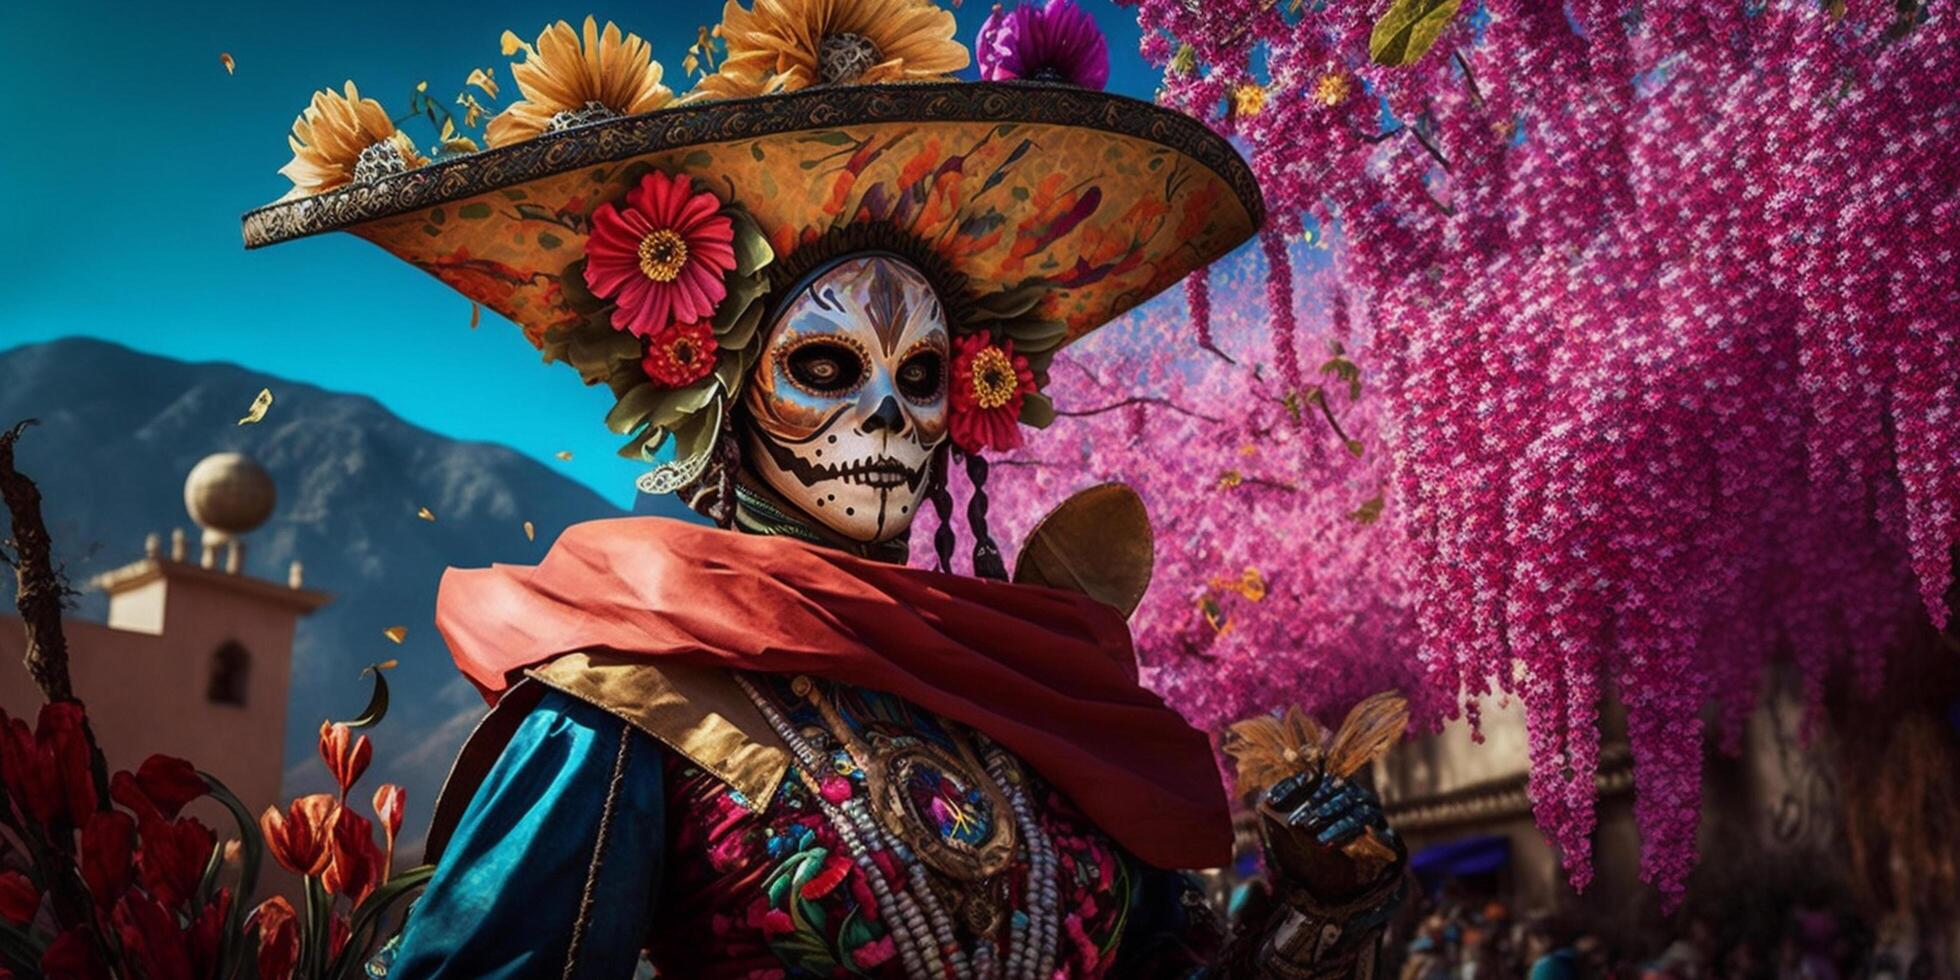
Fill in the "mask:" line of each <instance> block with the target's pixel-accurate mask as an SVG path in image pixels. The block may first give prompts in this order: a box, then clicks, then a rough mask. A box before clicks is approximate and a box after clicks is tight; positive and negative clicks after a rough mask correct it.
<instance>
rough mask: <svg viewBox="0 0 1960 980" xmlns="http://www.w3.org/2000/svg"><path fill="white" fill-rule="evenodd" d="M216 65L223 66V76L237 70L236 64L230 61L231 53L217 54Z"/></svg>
mask: <svg viewBox="0 0 1960 980" xmlns="http://www.w3.org/2000/svg"><path fill="white" fill-rule="evenodd" d="M218 64H221V65H223V66H225V74H227V75H230V74H232V73H234V72H236V71H237V70H238V63H237V62H235V61H233V60H231V52H229V51H220V52H218Z"/></svg>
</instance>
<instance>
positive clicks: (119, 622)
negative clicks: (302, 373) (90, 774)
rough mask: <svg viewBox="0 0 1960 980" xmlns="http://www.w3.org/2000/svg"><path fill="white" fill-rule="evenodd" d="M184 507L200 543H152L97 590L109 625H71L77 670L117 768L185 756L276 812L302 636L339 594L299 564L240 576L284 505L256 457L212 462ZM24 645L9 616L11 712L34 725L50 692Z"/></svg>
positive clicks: (189, 488) (99, 581)
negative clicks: (309, 577) (311, 585)
mask: <svg viewBox="0 0 1960 980" xmlns="http://www.w3.org/2000/svg"><path fill="white" fill-rule="evenodd" d="M184 498H185V507H186V509H187V510H188V511H189V513H190V516H191V518H192V519H193V520H194V521H196V522H197V524H198V526H199V528H200V529H201V531H202V534H201V539H200V540H199V541H197V542H196V543H195V544H193V543H192V542H191V541H189V540H187V536H186V535H185V534H184V533H183V532H182V531H175V532H172V533H171V535H170V537H169V539H168V543H167V544H166V542H165V540H164V538H163V537H162V536H161V535H157V534H152V535H150V537H149V540H148V541H147V542H146V543H145V547H144V554H143V557H141V558H139V559H137V560H136V561H133V562H130V563H129V564H127V565H124V566H122V567H120V568H117V569H115V570H113V571H110V572H108V573H106V574H103V575H101V576H98V577H97V578H96V579H95V580H94V581H93V582H91V583H90V585H91V586H92V587H94V588H99V589H101V590H102V591H103V592H105V593H107V594H108V597H109V615H108V621H107V622H106V623H96V622H89V621H85V620H78V619H69V620H67V621H66V622H65V623H64V627H65V631H66V634H67V638H68V646H69V672H70V675H71V677H72V679H73V682H74V688H75V694H76V696H77V697H79V698H80V699H81V700H82V702H83V703H84V704H86V705H87V706H88V714H89V719H90V722H91V724H92V726H93V728H94V730H95V734H96V738H97V741H98V742H100V744H101V746H102V750H103V753H104V754H105V755H106V756H107V758H108V763H109V768H110V770H111V771H115V770H118V769H134V768H135V767H136V766H137V765H138V764H140V763H141V762H142V761H143V759H144V758H145V757H147V756H149V755H150V754H151V753H158V752H161V753H164V754H166V755H174V756H179V757H182V758H185V759H189V760H190V761H192V762H193V763H195V764H196V765H197V766H198V767H199V768H201V769H203V770H205V771H207V772H210V773H211V774H213V775H215V776H217V777H218V778H219V779H220V780H222V781H224V783H225V784H226V785H227V786H229V787H230V788H231V790H232V791H233V792H234V793H235V794H237V796H238V798H239V799H240V800H242V801H243V802H244V803H245V805H246V806H247V807H248V808H250V810H251V811H252V812H254V813H256V812H259V811H260V810H263V809H264V808H265V807H267V806H270V805H272V804H274V803H276V802H278V797H279V781H280V776H281V774H282V772H283V769H284V764H283V757H284V749H285V744H284V743H285V731H286V727H285V726H286V702H287V691H288V687H289V685H290V681H291V676H292V654H293V634H294V631H295V629H296V627H297V626H298V624H299V619H300V617H302V616H305V615H307V614H308V613H311V612H312V611H313V610H315V609H318V608H319V607H320V606H322V605H324V604H325V603H326V602H327V601H328V597H327V596H326V595H325V594H324V593H321V592H316V591H313V590H310V589H307V588H305V587H304V584H303V582H302V580H301V571H300V568H299V566H298V563H294V565H293V567H292V568H291V570H290V572H289V575H288V579H287V581H285V582H273V581H267V580H265V579H259V578H254V577H252V576H249V575H246V574H244V573H243V571H242V567H243V557H244V547H245V540H244V536H245V535H246V534H247V533H248V532H250V531H251V530H252V529H254V528H256V527H257V526H258V525H259V524H261V523H263V522H264V520H265V519H266V517H267V516H269V515H270V514H271V512H272V508H273V504H274V500H275V495H274V492H273V486H272V481H271V478H270V477H268V476H267V475H266V473H265V471H264V470H263V469H261V468H259V466H258V465H257V464H255V463H253V462H252V461H251V460H250V459H248V458H246V457H244V456H242V455H239V454H237V453H220V454H218V455H216V456H211V457H208V458H206V459H205V460H204V461H203V462H200V463H199V464H198V465H197V466H196V467H195V468H194V469H193V470H192V471H191V474H190V476H189V478H188V479H187V480H186V481H185V486H184ZM24 643H25V639H24V636H23V633H22V629H21V623H20V619H19V617H17V616H13V615H0V707H4V708H5V709H6V710H7V712H8V713H9V714H11V715H13V716H14V717H17V718H24V719H27V721H28V723H29V724H30V725H31V724H32V723H33V719H34V717H35V716H36V714H37V713H38V712H39V711H40V705H41V694H40V692H39V691H38V690H36V689H35V688H34V685H33V683H32V681H31V680H30V679H29V677H28V674H27V671H26V670H25V669H24V668H23V667H21V666H20V664H21V659H22V655H23V652H24V651H23V645H24Z"/></svg>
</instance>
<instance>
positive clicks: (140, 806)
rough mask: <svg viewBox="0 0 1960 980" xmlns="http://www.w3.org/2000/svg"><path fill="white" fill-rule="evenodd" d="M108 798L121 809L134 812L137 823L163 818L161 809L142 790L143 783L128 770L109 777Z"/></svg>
mask: <svg viewBox="0 0 1960 980" xmlns="http://www.w3.org/2000/svg"><path fill="white" fill-rule="evenodd" d="M109 798H110V799H111V800H114V801H116V803H118V804H120V805H121V806H122V808H123V809H125V810H128V811H129V812H131V813H133V814H136V821H137V823H139V824H140V823H142V822H143V821H145V820H162V819H164V816H163V811H162V810H160V809H157V805H156V801H154V800H152V799H150V794H148V793H145V792H143V784H142V783H139V782H137V781H136V777H135V776H134V775H133V774H131V773H130V772H129V771H128V770H123V771H120V772H118V773H116V774H115V775H113V776H110V777H109Z"/></svg>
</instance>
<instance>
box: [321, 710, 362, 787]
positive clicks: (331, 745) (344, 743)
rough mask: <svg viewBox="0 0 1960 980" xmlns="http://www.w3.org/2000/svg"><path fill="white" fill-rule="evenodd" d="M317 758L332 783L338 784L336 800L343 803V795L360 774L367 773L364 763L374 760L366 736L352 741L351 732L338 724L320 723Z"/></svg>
mask: <svg viewBox="0 0 1960 980" xmlns="http://www.w3.org/2000/svg"><path fill="white" fill-rule="evenodd" d="M320 758H321V759H323V760H325V761H326V763H327V771H328V772H331V773H333V778H334V782H337V783H339V784H340V798H341V799H342V800H345V799H347V791H348V790H350V789H353V788H354V783H355V781H356V780H358V779H360V778H361V773H364V772H366V771H367V767H368V763H369V762H371V761H373V760H374V746H373V745H372V744H370V743H369V742H368V738H367V736H366V735H362V736H361V737H359V738H354V733H353V730H352V729H350V728H348V727H347V726H346V725H344V724H341V723H339V722H329V721H323V722H321V723H320Z"/></svg>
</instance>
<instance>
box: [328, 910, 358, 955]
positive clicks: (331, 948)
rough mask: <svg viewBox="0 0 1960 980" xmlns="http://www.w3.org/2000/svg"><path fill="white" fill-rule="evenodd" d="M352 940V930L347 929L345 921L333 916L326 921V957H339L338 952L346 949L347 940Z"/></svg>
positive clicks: (336, 915)
mask: <svg viewBox="0 0 1960 980" xmlns="http://www.w3.org/2000/svg"><path fill="white" fill-rule="evenodd" d="M352 938H354V930H353V929H352V928H349V927H348V925H347V920H346V919H343V918H341V917H340V916H339V914H335V915H334V916H333V917H331V918H329V919H328V920H327V955H328V956H339V955H340V951H341V950H343V949H346V948H347V940H349V939H352Z"/></svg>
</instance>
